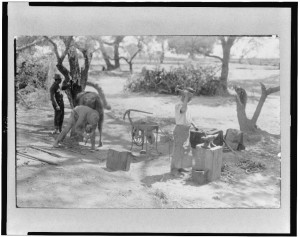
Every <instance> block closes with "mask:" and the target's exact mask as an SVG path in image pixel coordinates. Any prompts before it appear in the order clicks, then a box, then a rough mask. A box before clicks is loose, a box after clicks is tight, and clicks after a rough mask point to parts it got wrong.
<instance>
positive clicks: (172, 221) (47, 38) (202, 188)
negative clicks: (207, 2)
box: [8, 3, 291, 234]
mask: <svg viewBox="0 0 300 237" xmlns="http://www.w3.org/2000/svg"><path fill="white" fill-rule="evenodd" d="M47 9H48V10H49V9H51V12H52V13H50V11H47ZM8 10H9V11H8V16H9V17H11V18H10V19H13V20H12V23H13V24H12V23H11V25H9V31H8V36H9V37H8V45H9V47H8V54H9V61H8V64H9V67H8V69H9V70H8V76H9V78H10V80H9V86H8V104H9V107H8V114H9V116H8V128H9V127H10V128H11V129H8V131H9V133H8V147H9V149H8V157H9V160H8V192H9V194H8V210H12V211H10V212H9V216H8V217H9V220H10V222H9V225H8V229H9V230H10V233H13V234H23V233H24V231H25V230H26V231H27V232H26V231H25V233H28V232H30V231H38V232H47V233H48V232H52V231H61V230H62V231H69V232H73V231H75V232H78V231H79V232H81V231H84V232H99V231H100V232H106V233H109V232H135V231H137V232H145V233H156V232H162V233H163V232H164V233H195V232H196V233H197V232H204V233H215V232H216V233H231V232H233V233H236V232H239V233H243V232H245V233H273V231H274V233H285V232H286V231H288V230H289V227H290V226H289V217H290V216H289V211H288V210H289V208H290V186H289V182H290V180H289V175H290V153H289V152H290V150H289V149H290V146H289V145H290V144H289V142H290V141H289V139H290V137H289V132H290V130H289V128H290V124H289V123H290V121H289V108H290V104H289V103H290V91H289V89H290V88H289V86H290V80H291V78H290V76H291V74H290V52H291V51H290V48H289V47H290V43H291V42H290V34H291V32H290V30H289V29H290V28H288V27H285V26H286V25H285V24H288V23H289V19H290V16H289V14H288V11H285V10H286V9H275V8H274V9H270V8H265V9H263V8H261V9H259V8H257V9H246V8H243V9H240V10H238V9H237V8H232V9H226V8H208V9H206V8H184V7H181V8H179V7H177V8H172V7H156V8H155V7H154V8H151V7H136V8H134V7H124V8H122V7H95V8H92V7H91V8H88V7H66V6H60V7H53V6H49V7H44V6H39V5H38V4H37V5H34V3H33V4H31V5H30V6H28V5H26V4H25V5H24V3H22V4H17V3H14V4H11V5H10V7H9V8H8ZM200 13H201V14H200ZM217 14H218V15H219V16H222V17H223V19H224V21H220V20H216V18H214V17H213V16H216V15H217ZM268 14H269V15H268ZM167 16H168V17H167ZM244 16H245V18H244ZM248 16H249V17H248ZM268 16H270V17H268ZM271 16H277V18H272V17H271ZM271 18H272V20H271ZM164 19H165V20H164ZM239 20H240V21H239ZM194 23H195V24H194ZM243 23H244V24H245V26H247V24H248V26H247V27H245V26H244V25H243ZM26 26H27V27H26ZM12 78H13V80H12ZM287 117H288V118H287ZM18 213H19V214H18ZM268 216H269V217H270V219H269V220H268V218H267V217H268ZM129 217H130V218H129ZM48 218H49V219H48ZM131 218H132V220H133V221H130V219H131ZM31 220H35V222H32V221H31ZM272 220H274V221H273V224H272V226H270V225H268V224H267V223H269V221H272ZM283 220H286V222H285V221H283ZM64 221H66V222H64ZM19 223H21V225H20V226H19ZM25 223H29V224H28V225H26V224H25ZM64 223H65V224H64ZM79 223H80V224H79ZM93 223H94V224H93ZM96 223H98V224H96ZM147 223H148V225H147ZM234 223H236V224H234ZM279 223H281V224H279ZM229 226H230V227H229Z"/></svg>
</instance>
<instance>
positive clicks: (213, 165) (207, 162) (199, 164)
mask: <svg viewBox="0 0 300 237" xmlns="http://www.w3.org/2000/svg"><path fill="white" fill-rule="evenodd" d="M202 146H203V144H199V145H197V146H196V152H194V160H195V161H194V164H193V169H195V170H207V181H208V182H211V181H214V180H216V179H218V178H220V176H221V168H222V162H223V147H222V146H216V147H213V148H210V149H206V148H203V147H202Z"/></svg>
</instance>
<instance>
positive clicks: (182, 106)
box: [171, 88, 194, 175]
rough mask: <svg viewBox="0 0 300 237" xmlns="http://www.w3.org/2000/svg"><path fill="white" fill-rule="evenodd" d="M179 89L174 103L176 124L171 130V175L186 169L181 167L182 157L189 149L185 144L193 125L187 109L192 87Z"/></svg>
mask: <svg viewBox="0 0 300 237" xmlns="http://www.w3.org/2000/svg"><path fill="white" fill-rule="evenodd" d="M179 91H180V94H181V97H180V102H179V103H178V104H176V105H175V122H176V126H175V129H174V131H173V135H174V147H173V153H172V158H171V174H173V175H178V174H180V173H182V172H186V170H184V169H183V159H184V156H185V155H186V153H187V151H189V149H187V148H186V145H185V144H186V142H188V138H189V133H190V126H191V125H193V126H194V124H193V123H192V119H191V116H190V113H189V111H188V103H189V102H190V101H191V100H192V97H193V93H194V90H193V89H192V88H186V89H185V90H179Z"/></svg>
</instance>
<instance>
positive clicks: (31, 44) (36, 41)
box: [16, 38, 45, 52]
mask: <svg viewBox="0 0 300 237" xmlns="http://www.w3.org/2000/svg"><path fill="white" fill-rule="evenodd" d="M44 40H45V39H43V38H40V39H37V40H35V41H33V42H32V43H30V44H26V45H24V46H21V47H18V48H16V51H17V52H19V51H22V50H24V49H27V48H30V47H32V46H35V45H36V44H38V43H41V42H43V41H44Z"/></svg>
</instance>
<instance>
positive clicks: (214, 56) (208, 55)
mask: <svg viewBox="0 0 300 237" xmlns="http://www.w3.org/2000/svg"><path fill="white" fill-rule="evenodd" d="M204 55H205V56H207V57H211V58H217V59H219V60H221V62H223V58H221V57H219V56H216V55H211V54H209V53H205V54H204Z"/></svg>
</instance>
